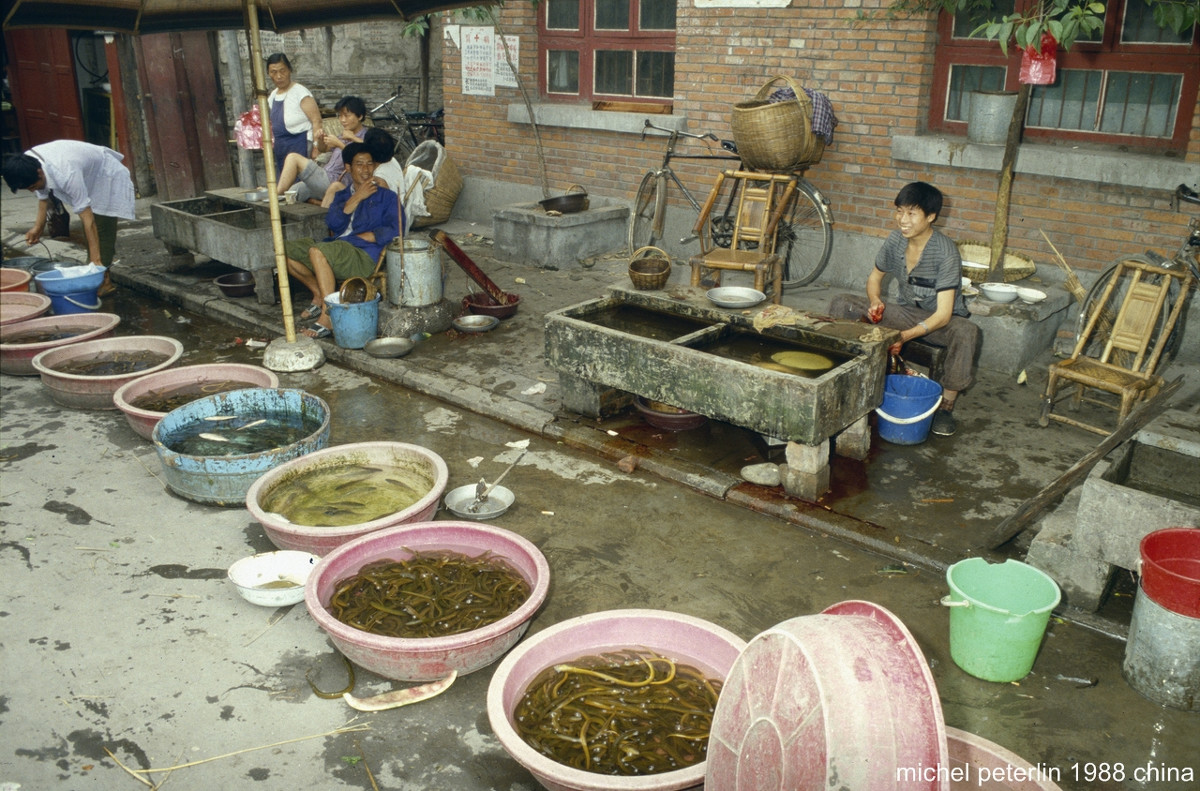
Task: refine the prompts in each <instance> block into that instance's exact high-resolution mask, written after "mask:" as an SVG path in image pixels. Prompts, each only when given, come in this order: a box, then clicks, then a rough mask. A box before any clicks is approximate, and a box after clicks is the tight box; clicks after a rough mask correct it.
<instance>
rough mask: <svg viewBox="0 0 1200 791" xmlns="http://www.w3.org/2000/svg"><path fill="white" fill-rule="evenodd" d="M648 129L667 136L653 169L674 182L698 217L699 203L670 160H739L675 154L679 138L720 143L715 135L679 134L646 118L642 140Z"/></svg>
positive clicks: (726, 156)
mask: <svg viewBox="0 0 1200 791" xmlns="http://www.w3.org/2000/svg"><path fill="white" fill-rule="evenodd" d="M650 129H654V130H657V131H659V132H666V133H667V134H668V138H667V150H666V151H664V152H663V158H662V163H661V164H660V165H659V166H658V167H657V168H656V169H655V172H656V173H658V174H660V175H661V174H663V173H665V174H666V175H667V177H668V178H670V179H671V181H673V182H675V186H677V187H679V191H680V192H682V193H683V197H684V198H686V199H687V202H688V203H690V204H691V205H692V208H693V209H694V210H695V211H696V214H697V215H699V214H700V211H701V208H700V202H699V201H698V200H696V197H695V196H694V195H692V192H691V190H689V189H688V188H687V186H686V185H685V184H684V183H683V182H682V181H680V180H679V176H678V174H676V173H675V170H674V168H672V167H671V160H672V159H695V160H713V159H716V160H722V161H725V162H741V159H740V158H739V157H736V156H729V155H721V154H677V153H675V147H676V145H678V143H679V138H680V137H681V136H682V137H690V138H693V139H695V140H712V141H714V142H720V139H719V138H718V137H717V136H716V135H714V134H713V133H712V132H706V133H704V134H701V135H694V134H689V133H688V132H681V131H679V130H678V129H668V128H667V127H663V126H655V125H654V124H653V123H651V122H650V119H649V118H647V119H646V120H645V124H644V125H643V126H642V140H645V139H646V132H647V130H650Z"/></svg>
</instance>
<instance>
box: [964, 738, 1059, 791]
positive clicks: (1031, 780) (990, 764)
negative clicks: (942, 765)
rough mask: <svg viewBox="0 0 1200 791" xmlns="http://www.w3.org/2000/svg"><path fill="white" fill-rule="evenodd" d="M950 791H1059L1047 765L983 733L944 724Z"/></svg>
mask: <svg viewBox="0 0 1200 791" xmlns="http://www.w3.org/2000/svg"><path fill="white" fill-rule="evenodd" d="M946 741H947V744H948V747H949V750H950V766H949V768H950V772H951V777H950V791H967V789H983V791H1062V789H1061V788H1060V787H1059V785H1058V784H1057V783H1055V782H1054V781H1053V780H1052V779H1051V778H1050V772H1048V771H1046V769H1044V768H1043V769H1042V770H1041V771H1039V770H1038V768H1037V767H1035V766H1034V765H1033V764H1031V763H1029V762H1028V761H1026V760H1025V759H1024V758H1022V757H1021V756H1019V755H1017V754H1016V753H1014V752H1011V751H1009V750H1006V749H1004V748H1003V747H1001V746H1000V745H998V744H996V743H995V742H991V741H988V740H987V739H985V738H983V737H982V736H976V735H975V734H973V733H967V732H966V731H960V730H959V729H958V728H950V727H947V728H946Z"/></svg>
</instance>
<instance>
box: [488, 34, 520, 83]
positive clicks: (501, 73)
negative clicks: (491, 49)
mask: <svg viewBox="0 0 1200 791" xmlns="http://www.w3.org/2000/svg"><path fill="white" fill-rule="evenodd" d="M505 44H508V54H507V55H505V53H504V45H505ZM509 58H512V62H513V64H514V65H516V66H517V68H520V64H521V37H520V36H496V68H495V72H494V74H495V77H494V80H495V83H496V86H497V87H499V88H516V87H517V75H516V74H514V73H513V70H512V69H511V68H510V67H509V65H508V59H509Z"/></svg>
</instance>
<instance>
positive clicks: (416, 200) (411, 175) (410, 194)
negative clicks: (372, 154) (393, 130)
mask: <svg viewBox="0 0 1200 791" xmlns="http://www.w3.org/2000/svg"><path fill="white" fill-rule="evenodd" d="M422 173H425V175H426V176H428V173H427V172H426V171H424V170H421V169H420V168H416V167H413V166H411V165H410V166H409V167H408V168H406V169H403V170H402V169H401V167H400V163H399V162H397V161H396V158H395V157H392V158H391V159H389V160H388V161H387V162H384V163H383V164H382V165H377V166H376V167H375V175H376V176H377V177H378V178H381V179H383V180H384V181H385V182H386V183H387V185H388V187H389V188H391V190H392V192H394V193H396V195H397V196H398V197H399V198H400V202H401V203H403V204H404V233H406V234H407V233H408V232H409V230H410V229H411V228H412V224H413V220H415V219H417V218H418V217H425V216H427V215H428V214H429V212H428V211H427V210H426V209H425V189H426V187H427V186H432V185H433V181H432V179H429V180H428V185H426V184H424V183H422V181H421V179H420V174H422ZM414 179H416V180H417V181H416V183H414Z"/></svg>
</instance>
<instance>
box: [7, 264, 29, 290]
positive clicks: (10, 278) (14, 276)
mask: <svg viewBox="0 0 1200 791" xmlns="http://www.w3.org/2000/svg"><path fill="white" fill-rule="evenodd" d="M32 279H33V275H31V274H29V273H28V272H26V271H25V270H24V269H12V268H10V267H0V291H28V290H29V281H30V280H32Z"/></svg>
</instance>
